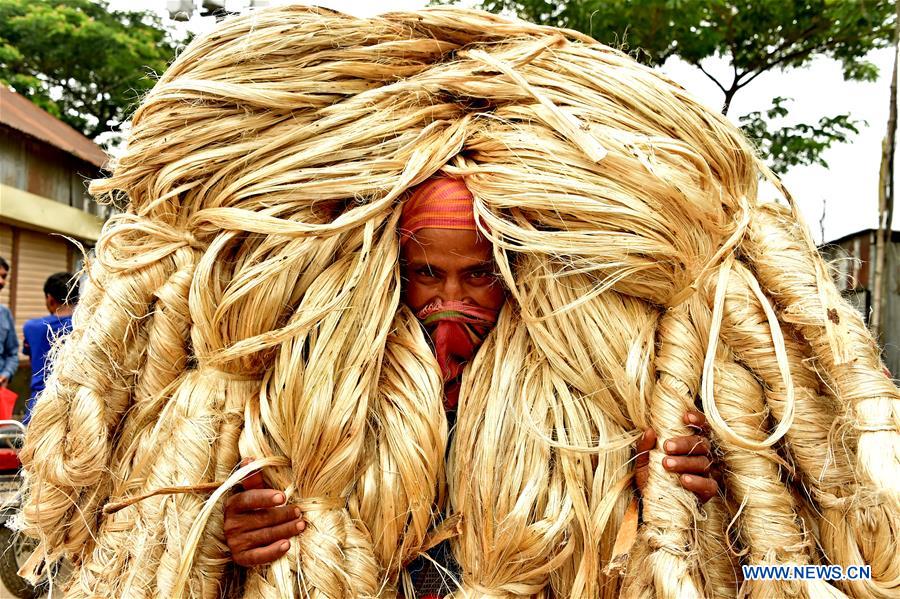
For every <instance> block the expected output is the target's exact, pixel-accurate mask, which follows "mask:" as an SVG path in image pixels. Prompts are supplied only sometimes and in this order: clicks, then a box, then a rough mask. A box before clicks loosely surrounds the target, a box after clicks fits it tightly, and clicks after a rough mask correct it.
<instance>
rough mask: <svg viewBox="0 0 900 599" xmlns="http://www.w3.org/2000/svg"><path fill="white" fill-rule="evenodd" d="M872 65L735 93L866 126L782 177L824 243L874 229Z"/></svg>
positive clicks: (356, 2)
mask: <svg viewBox="0 0 900 599" xmlns="http://www.w3.org/2000/svg"><path fill="white" fill-rule="evenodd" d="M288 2H289V0H268V1H267V2H266V1H265V0H257V4H269V5H275V4H286V3H288ZM109 3H110V5H111V6H112V7H113V8H116V9H129V10H135V9H141V8H145V9H149V10H152V11H154V12H158V13H160V14H161V15H165V13H166V4H167V3H166V0H110V2H109ZM304 3H305V4H309V3H306V2H304ZM247 4H249V0H226V8H228V9H229V10H238V9H240V8H241V7H242V6H246V5H247ZM315 4H318V5H320V6H326V7H329V8H333V9H336V10H340V11H343V12H347V13H351V14H354V15H357V16H361V17H366V16H372V15H375V14H379V13H384V12H391V11H396V10H414V9H418V8H422V7H424V6H425V5H426V4H427V0H378V1H377V2H370V1H360V0H319V1H317V2H315ZM460 4H463V5H472V1H471V0H464V1H461V2H460ZM180 26H182V27H188V28H189V29H190V30H192V31H195V32H204V31H208V30H210V29H212V28H214V27H215V22H214V20H213V19H211V18H205V19H204V18H199V17H196V16H195V17H194V18H193V19H192V20H191V21H189V22H188V23H187V24H184V25H180ZM868 58H869V60H871V61H872V62H874V63H875V64H876V65H877V66H878V67H879V71H880V75H879V78H878V80H877V81H875V82H871V83H866V82H848V81H844V80H843V77H842V76H841V69H840V64H839V63H837V62H836V61H833V60H830V59H827V58H819V59H816V60H814V61H813V62H812V63H811V64H810V65H809V66H807V67H805V68H802V69H791V70H790V71H786V72H771V73H766V74H764V75H761V76H760V77H758V78H757V79H756V80H755V81H753V82H752V83H750V84H749V85H748V86H747V87H746V88H744V89H742V90H741V91H739V92H738V93H737V95H736V96H735V98H734V100H733V102H732V105H731V108H730V110H729V114H728V116H729V118H731V119H732V120H733V121H736V119H737V117H738V116H740V115H744V114H747V113H749V112H753V111H758V110H766V109H767V108H769V107H770V106H771V100H772V98H773V97H776V96H782V97H787V98H793V101H792V102H790V103H789V104H788V108H789V109H790V111H791V113H790V115H789V117H788V119H787V120H786V122H785V124H793V123H797V122H805V123H814V122H816V121H818V120H819V119H820V118H821V117H823V116H834V115H837V114H842V113H850V114H851V115H852V117H853V118H854V119H857V120H861V121H865V123H866V124H865V125H864V126H862V127H861V128H860V133H859V134H857V135H855V136H853V137H852V139H851V141H850V142H849V143H846V144H841V145H837V146H833V147H832V148H830V149H829V150H827V151H826V152H825V154H824V155H823V158H824V159H825V161H826V162H827V163H828V165H829V166H828V168H825V167H822V166H808V167H795V168H793V169H792V170H791V171H789V172H788V173H787V174H786V175H785V176H784V177H783V182H784V184H785V186H786V187H787V189H788V190H789V191H790V192H791V194H792V195H793V196H794V198H795V199H796V200H797V202H798V204H799V206H800V209H801V211H802V213H803V215H804V218H805V219H806V221H807V223H808V224H809V226H810V228H811V229H812V232H813V235H814V238H815V239H816V240H817V241H820V242H821V241H830V240H834V239H837V238H839V237H843V236H844V235H848V234H851V233H855V232H856V231H859V230H861V229H868V228H874V227H876V226H877V215H876V211H877V207H878V173H879V168H880V163H881V144H882V140H883V139H884V135H885V132H886V130H887V118H888V104H889V86H890V79H891V69H892V68H893V52H892V50H891V49H883V50H879V51H876V52H873V53H872V54H871V55H870V56H869V57H868ZM704 68H705V69H706V70H707V71H709V72H711V73H712V74H713V75H716V74H719V73H725V72H726V69H727V68H728V67H727V62H726V61H724V60H721V59H715V58H712V59H708V60H707V61H705V62H704ZM661 70H662V71H663V72H664V73H665V74H666V75H667V76H669V77H670V78H672V79H673V80H675V81H676V82H678V83H680V84H681V85H682V86H684V87H685V89H687V90H688V91H689V92H690V93H691V94H692V95H694V96H695V97H696V98H697V99H698V100H699V101H701V102H703V103H704V104H706V105H707V106H709V107H710V108H711V109H713V110H716V111H718V110H720V109H721V105H722V100H723V95H722V92H721V91H719V89H718V88H717V87H716V86H715V84H713V83H712V82H711V81H710V80H708V79H707V78H706V77H705V76H704V75H703V74H702V73H701V72H700V71H699V70H698V69H696V68H694V67H692V66H690V65H688V64H686V63H684V62H681V61H680V60H678V59H670V60H669V61H668V62H667V63H666V64H665V65H664V66H663V67H662V68H661ZM723 79H724V77H723ZM895 163H898V164H900V159H895ZM895 177H896V179H895V180H900V176H896V175H895ZM898 187H900V185H897V184H895V189H897V188H898ZM761 193H762V195H763V196H766V197H774V196H775V191H774V189H772V188H771V186H764V187H763V188H762V190H761ZM823 213H824V214H823ZM898 213H900V202H898V208H897V209H895V214H894V222H893V227H894V229H900V214H898ZM823 233H824V237H823Z"/></svg>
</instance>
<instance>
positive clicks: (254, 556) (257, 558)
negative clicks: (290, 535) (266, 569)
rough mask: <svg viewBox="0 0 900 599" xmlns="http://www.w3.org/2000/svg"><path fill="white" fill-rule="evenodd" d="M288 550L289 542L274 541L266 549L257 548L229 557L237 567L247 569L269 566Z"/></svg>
mask: <svg viewBox="0 0 900 599" xmlns="http://www.w3.org/2000/svg"><path fill="white" fill-rule="evenodd" d="M290 548H291V543H290V541H275V542H274V543H272V544H271V545H267V546H266V547H257V548H256V549H248V550H246V551H239V552H237V553H233V554H232V556H231V557H232V558H233V559H234V561H235V563H236V564H238V565H239V566H244V567H245V568H249V567H251V566H261V565H263V564H270V563H272V562H274V561H275V560H277V559H278V558H279V557H281V556H282V555H284V554H285V553H287V551H288V549H290Z"/></svg>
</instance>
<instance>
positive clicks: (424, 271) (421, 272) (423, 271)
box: [416, 267, 434, 278]
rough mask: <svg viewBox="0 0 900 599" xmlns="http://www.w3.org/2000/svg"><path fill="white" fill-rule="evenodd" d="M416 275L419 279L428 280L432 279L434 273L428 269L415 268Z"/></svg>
mask: <svg viewBox="0 0 900 599" xmlns="http://www.w3.org/2000/svg"><path fill="white" fill-rule="evenodd" d="M416 274H417V275H418V276H420V277H428V278H433V277H434V271H433V270H431V269H430V268H428V267H422V268H417V269H416Z"/></svg>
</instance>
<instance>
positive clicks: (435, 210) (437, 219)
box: [399, 177, 498, 409]
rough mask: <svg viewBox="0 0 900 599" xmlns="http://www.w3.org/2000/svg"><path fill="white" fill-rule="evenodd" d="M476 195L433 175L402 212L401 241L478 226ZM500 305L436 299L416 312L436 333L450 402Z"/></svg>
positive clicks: (433, 336)
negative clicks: (430, 231) (424, 232)
mask: <svg viewBox="0 0 900 599" xmlns="http://www.w3.org/2000/svg"><path fill="white" fill-rule="evenodd" d="M473 201H474V197H473V196H472V193H471V192H470V191H469V189H468V188H467V187H466V185H465V183H463V181H462V179H451V178H448V177H432V178H431V179H428V180H427V181H425V182H424V183H422V184H421V185H419V186H418V187H416V188H415V189H414V190H413V191H412V193H411V194H410V196H409V199H407V200H406V204H405V205H404V206H403V213H402V214H401V216H400V227H399V228H400V243H401V244H403V243H406V242H407V241H409V239H410V237H412V236H413V235H414V234H415V233H416V231H419V230H421V229H457V230H463V231H477V230H478V228H477V227H476V225H475V213H474V211H473V210H472V202H473ZM497 314H498V311H497V310H490V309H487V308H482V307H481V306H474V305H471V304H466V303H463V302H458V301H443V300H439V299H438V300H435V301H433V302H430V303H429V304H428V305H426V306H425V307H424V308H422V309H421V310H419V311H418V312H417V313H416V316H417V317H418V318H419V320H421V321H422V324H424V325H425V328H426V329H428V332H429V334H430V335H431V340H432V342H433V343H434V353H435V357H437V361H438V365H439V366H440V367H441V373H442V374H443V376H444V405H445V406H446V407H447V408H448V409H455V408H456V405H457V403H458V401H459V379H460V375H461V374H462V369H463V366H464V365H465V364H466V362H468V361H469V360H471V359H472V356H474V355H475V351H476V350H477V349H478V348H479V347H480V346H481V344H482V342H483V341H484V338H485V337H486V336H487V334H488V332H489V331H490V330H491V329H492V328H493V326H494V323H496V322H497Z"/></svg>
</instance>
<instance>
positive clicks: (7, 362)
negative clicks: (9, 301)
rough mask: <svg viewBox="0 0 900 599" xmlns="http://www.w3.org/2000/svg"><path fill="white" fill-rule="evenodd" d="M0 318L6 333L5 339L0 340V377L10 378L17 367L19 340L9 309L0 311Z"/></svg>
mask: <svg viewBox="0 0 900 599" xmlns="http://www.w3.org/2000/svg"><path fill="white" fill-rule="evenodd" d="M0 318H2V319H4V320H5V321H6V322H4V323H3V324H4V325H6V326H4V327H2V328H3V329H4V330H5V331H6V335H5V336H6V338H5V339H0V343H2V347H0V375H3V376H5V377H7V378H10V379H11V378H12V377H13V375H14V374H15V373H16V368H18V367H19V340H18V339H16V323H15V321H14V320H13V317H12V313H10V311H9V308H7V307H5V306H4V307H3V309H2V310H0Z"/></svg>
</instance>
